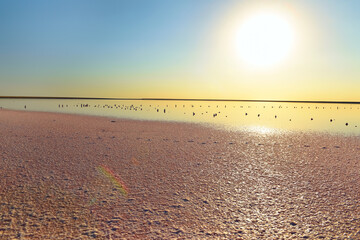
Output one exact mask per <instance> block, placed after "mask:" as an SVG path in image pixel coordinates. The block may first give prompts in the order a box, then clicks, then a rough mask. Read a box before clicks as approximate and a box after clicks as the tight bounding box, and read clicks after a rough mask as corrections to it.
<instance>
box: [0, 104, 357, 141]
mask: <svg viewBox="0 0 360 240" xmlns="http://www.w3.org/2000/svg"><path fill="white" fill-rule="evenodd" d="M0 107H2V108H8V109H17V110H26V111H48V112H61V113H75V114H86V115H98V116H107V117H118V118H128V119H138V120H159V121H180V122H196V123H207V124H216V125H220V126H225V127H227V128H236V129H247V130H248V131H257V132H259V133H262V134H267V133H270V132H274V131H275V129H280V130H291V131H294V130H295V131H321V132H330V133H343V134H352V135H360V105H357V104H325V103H322V104H318V103H272V102H221V101H220V102H207V101H193V102H192V101H150V100H146V101H144V100H133V101H116V100H62V99H49V100H44V99H0Z"/></svg>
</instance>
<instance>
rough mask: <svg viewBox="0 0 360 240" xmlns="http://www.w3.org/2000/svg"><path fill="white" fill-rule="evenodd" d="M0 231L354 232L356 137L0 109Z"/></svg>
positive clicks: (358, 209)
mask: <svg viewBox="0 0 360 240" xmlns="http://www.w3.org/2000/svg"><path fill="white" fill-rule="evenodd" d="M0 133H1V138H0V156H1V157H0V173H1V176H2V177H1V178H0V186H1V190H0V204H1V205H0V216H1V221H0V238H4V239H7V238H19V239H20V238H24V239H51V238H54V239H62V238H74V239H79V238H80V239H81V238H84V239H87V238H100V239H117V238H123V239H124V238H125V239H126V238H128V239H137V238H141V239H144V238H145V239H147V238H162V239H169V238H195V239H199V238H200V239H201V238H223V239H236V238H242V239H254V238H264V239H265V238H285V239H288V238H294V239H299V238H311V239H313V238H331V237H335V238H340V239H344V238H351V237H352V238H353V239H358V238H360V157H359V156H360V138H359V137H354V136H352V137H350V136H340V135H338V136H337V135H326V134H310V133H286V134H285V133H283V134H276V133H268V134H260V133H255V132H244V131H225V130H220V129H215V128H211V127H206V126H203V125H199V124H185V123H173V122H157V121H133V120H123V119H116V118H105V117H91V116H80V115H68V114H56V113H39V112H22V111H10V110H4V109H0Z"/></svg>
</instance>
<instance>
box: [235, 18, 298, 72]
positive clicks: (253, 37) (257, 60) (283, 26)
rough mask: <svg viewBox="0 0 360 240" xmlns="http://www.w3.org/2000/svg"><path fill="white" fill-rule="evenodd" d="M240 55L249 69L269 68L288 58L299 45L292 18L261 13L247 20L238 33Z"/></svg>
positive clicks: (237, 40)
mask: <svg viewBox="0 0 360 240" xmlns="http://www.w3.org/2000/svg"><path fill="white" fill-rule="evenodd" d="M235 44H236V48H237V55H238V56H239V58H240V60H241V61H242V62H243V63H244V64H246V65H248V66H249V67H252V68H256V69H259V68H261V69H265V68H271V67H273V66H276V65H278V64H280V63H282V62H283V61H285V60H286V59H287V57H288V56H289V55H290V54H291V52H292V51H293V48H294V45H295V31H294V27H293V26H292V24H291V22H290V20H289V19H287V18H286V17H285V16H284V15H281V14H280V13H277V12H275V11H259V12H256V13H253V14H252V15H250V16H248V17H247V18H245V19H244V20H243V21H242V22H241V24H240V26H239V28H238V31H237V36H236V43H235Z"/></svg>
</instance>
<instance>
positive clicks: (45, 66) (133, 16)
mask: <svg viewBox="0 0 360 240" xmlns="http://www.w3.org/2000/svg"><path fill="white" fill-rule="evenodd" d="M249 2H250V1H235V0H197V1H192V0H181V1H166V0H132V1H130V0H128V1H127V0H122V1H100V0H99V1H94V0H92V1H83V0H77V1H69V0H65V1H45V0H43V1H40V0H33V1H10V0H9V1H4V0H0V32H1V38H0V83H1V85H2V88H1V90H0V95H30V96H31V95H53V96H70V95H71V96H73V95H77V96H94V97H97V96H98V97H102V96H112V97H143V96H144V97H158V96H159V97H193V98H196V97H203V96H207V97H217V98H228V97H229V96H231V97H232V98H234V97H235V98H243V96H245V97H253V98H258V99H259V98H264V97H266V98H284V97H288V96H285V95H281V94H280V93H276V91H275V93H274V94H273V95H271V94H264V93H263V92H262V95H256V94H252V95H246V92H242V91H241V90H239V91H234V89H233V85H234V81H236V80H231V81H230V80H227V79H226V74H225V73H224V74H223V70H222V69H221V68H219V69H218V70H217V71H216V72H217V73H218V74H217V75H216V74H212V73H211V71H213V70H214V69H213V68H214V67H208V68H210V70H209V71H207V69H208V68H206V67H205V70H204V69H203V68H204V67H203V66H204V65H206V64H207V61H208V59H212V61H216V59H217V56H216V55H214V54H212V51H213V49H214V48H215V47H214V46H213V44H214V42H216V39H213V38H214V36H215V35H216V32H217V31H218V29H219V28H221V23H222V22H223V20H224V19H225V18H227V17H228V16H227V15H228V13H230V12H234V11H233V10H234V9H236V8H238V9H239V11H240V10H241V8H242V7H246V5H247V4H248V3H249ZM252 2H254V1H252ZM255 2H258V5H259V6H260V5H261V4H263V3H264V2H265V1H255ZM267 2H273V4H278V5H281V4H290V5H293V7H294V8H297V9H298V10H299V12H301V13H302V14H303V15H302V16H303V17H304V18H307V17H309V18H310V19H311V21H314V26H316V27H314V31H318V32H320V34H319V36H318V38H319V39H318V41H316V42H317V45H316V49H317V50H315V51H314V49H315V47H314V48H309V50H310V49H311V51H313V52H316V51H318V52H317V53H316V54H317V56H316V55H315V53H313V54H314V56H313V59H317V60H316V61H315V60H314V62H313V63H312V65H311V68H312V69H315V70H316V76H318V75H321V74H322V73H321V71H320V70H319V69H327V68H328V69H329V70H333V68H334V66H335V67H337V68H339V69H338V70H337V71H338V72H339V73H338V74H339V76H340V75H341V68H343V66H349V63H350V66H349V69H348V70H347V73H346V74H345V75H344V78H343V79H341V82H340V78H336V79H335V78H334V77H332V76H329V79H331V80H329V81H331V82H332V86H333V88H334V89H335V88H336V87H337V86H338V85H339V86H340V85H341V84H344V83H345V84H347V85H350V86H352V89H354V88H357V90H358V91H360V83H359V81H360V80H359V77H360V73H359V71H356V68H357V67H359V68H360V47H359V42H360V31H359V30H358V26H359V25H360V18H359V17H358V15H357V14H358V13H359V12H360V2H359V1H355V0H353V1H334V0H326V1H325V0H322V1H320V0H315V1H309V0H306V1H295V0H293V1H267ZM299 21H302V20H301V19H299ZM309 27H313V26H310V25H309ZM224 45H226V43H225V44H224ZM314 46H315V45H314ZM319 55H320V56H321V57H319ZM309 56H310V57H311V54H310V55H309ZM219 61H221V59H220V58H219ZM215 65H216V64H215ZM219 65H221V64H219ZM215 68H216V67H215ZM199 69H201V70H199ZM304 69H305V68H304ZM304 69H301V68H299V69H298V70H296V69H295V70H293V71H294V72H293V73H292V74H293V75H294V76H295V75H296V76H298V75H299V74H301V72H303V71H304ZM306 69H309V68H306ZM236 71H238V70H234V72H236ZM199 72H200V73H199ZM323 72H324V73H323V75H321V79H322V80H321V81H325V80H324V79H326V78H327V75H326V71H323ZM330 72H331V71H330ZM234 74H235V73H234ZM215 75H216V76H215ZM240 75H241V74H240ZM240 75H239V78H240ZM241 76H243V75H241ZM279 76H280V75H279ZM281 76H282V75H281ZM291 76H292V75H291V74H290V75H288V77H291ZM251 77H252V76H248V79H247V80H246V81H245V80H244V81H242V82H241V86H240V85H239V89H240V87H241V88H244V87H245V89H248V90H247V91H251V89H253V91H254V89H255V86H252V85H251V84H250V83H251V82H252V78H251ZM308 77H309V76H308V73H307V74H305V75H304V76H303V79H304V84H307V85H309V84H310V82H307V80H306V79H307V78H308ZM234 78H235V77H234ZM263 78H264V81H266V79H270V78H269V76H263ZM204 79H209V84H206V87H205V86H204V81H206V80H204ZM223 82H225V83H224V84H223ZM246 82H248V83H249V84H248V85H246ZM235 85H236V84H235ZM285 85H286V84H285ZM315 85H316V84H315ZM84 86H87V87H84ZM160 86H162V88H161V89H160V90H159V87H160ZM289 88H293V85H289ZM308 88H311V86H310V85H309V86H308ZM308 88H307V89H308ZM94 89H98V90H99V91H98V92H97V91H96V90H94ZM137 89H138V90H137ZM315 89H317V87H316V86H315ZM347 89H350V87H349V88H341V89H340V90H341V94H339V96H337V95H336V91H331V90H329V91H328V98H329V99H337V98H341V99H343V98H344V97H345V95H346V94H347V93H346V91H348V90H347ZM294 91H295V90H294ZM302 91H306V90H305V88H304V89H303V90H302ZM317 91H320V89H318V90H317ZM317 91H314V92H313V95H311V96H306V97H310V98H314V97H316V93H317ZM352 91H353V90H352ZM294 94H295V92H294ZM296 94H298V92H296ZM115 95H116V96H115ZM237 95H238V96H237ZM350 95H351V96H352V97H351V98H352V99H353V98H354V97H356V96H355V95H354V93H353V92H351V93H350ZM318 96H319V95H318ZM321 96H324V97H326V96H327V94H326V93H325V94H324V93H322V95H321ZM358 100H360V99H358Z"/></svg>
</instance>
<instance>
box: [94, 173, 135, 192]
mask: <svg viewBox="0 0 360 240" xmlns="http://www.w3.org/2000/svg"><path fill="white" fill-rule="evenodd" d="M97 170H98V171H99V172H100V173H101V174H103V175H104V176H105V177H106V178H108V179H109V180H110V181H111V183H112V184H114V186H115V187H116V188H117V189H118V190H119V191H120V192H121V194H123V195H124V196H127V195H128V193H129V190H128V188H127V187H126V185H125V184H124V182H123V181H121V179H120V177H119V176H117V175H116V174H114V173H113V171H111V170H110V169H109V168H108V167H106V166H99V167H98V168H97Z"/></svg>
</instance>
